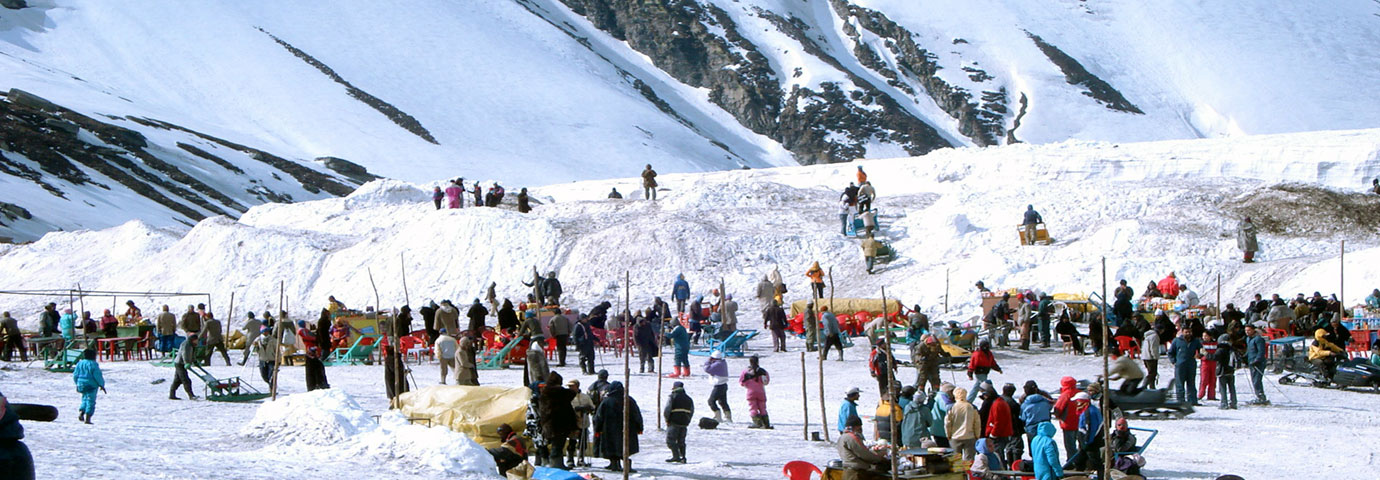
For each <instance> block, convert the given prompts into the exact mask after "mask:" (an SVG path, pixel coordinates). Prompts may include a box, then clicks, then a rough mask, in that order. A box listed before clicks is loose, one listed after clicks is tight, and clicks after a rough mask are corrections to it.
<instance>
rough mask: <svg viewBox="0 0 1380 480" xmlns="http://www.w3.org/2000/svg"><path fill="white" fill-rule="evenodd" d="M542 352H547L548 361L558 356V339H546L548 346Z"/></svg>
mask: <svg viewBox="0 0 1380 480" xmlns="http://www.w3.org/2000/svg"><path fill="white" fill-rule="evenodd" d="M542 350H546V359H547V360H550V359H551V358H552V357H554V356H556V339H554V338H548V339H546V346H545V348H543V349H542Z"/></svg>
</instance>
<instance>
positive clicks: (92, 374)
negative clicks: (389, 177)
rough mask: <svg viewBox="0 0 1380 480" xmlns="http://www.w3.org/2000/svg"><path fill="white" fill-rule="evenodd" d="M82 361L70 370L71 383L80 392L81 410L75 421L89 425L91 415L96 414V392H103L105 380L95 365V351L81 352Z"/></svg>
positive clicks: (98, 367) (99, 367)
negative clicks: (73, 383) (75, 385)
mask: <svg viewBox="0 0 1380 480" xmlns="http://www.w3.org/2000/svg"><path fill="white" fill-rule="evenodd" d="M81 356H82V359H81V361H79V362H77V366H76V367H74V368H73V369H72V381H73V382H75V383H76V384H77V391H78V392H81V409H80V412H81V413H79V414H77V420H81V421H84V422H86V424H87V425H90V424H91V415H93V414H95V413H96V390H98V389H99V390H100V391H102V392H105V378H104V377H102V376H101V366H100V365H99V364H97V363H96V351H95V350H92V349H90V348H88V349H86V350H84V351H82V352H81Z"/></svg>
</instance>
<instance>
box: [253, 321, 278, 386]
mask: <svg viewBox="0 0 1380 480" xmlns="http://www.w3.org/2000/svg"><path fill="white" fill-rule="evenodd" d="M264 328H265V330H267V331H266V332H264V333H262V334H261V335H259V338H258V339H257V340H256V341H255V342H254V343H253V347H254V355H256V356H258V357H259V378H262V379H263V380H264V383H267V384H270V385H272V383H273V365H274V364H276V363H278V339H277V338H275V337H274V336H273V331H272V330H268V327H264Z"/></svg>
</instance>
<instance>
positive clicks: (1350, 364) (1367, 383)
mask: <svg viewBox="0 0 1380 480" xmlns="http://www.w3.org/2000/svg"><path fill="white" fill-rule="evenodd" d="M1281 356H1282V357H1283V360H1281V365H1282V366H1283V367H1284V371H1285V372H1287V373H1285V374H1284V375H1282V376H1280V377H1279V384H1280V385H1293V384H1296V383H1303V382H1307V383H1308V384H1309V385H1312V386H1314V387H1318V388H1327V387H1333V388H1340V389H1345V388H1347V387H1361V388H1370V389H1371V390H1372V391H1373V392H1375V393H1380V367H1378V366H1375V365H1372V364H1371V363H1370V361H1368V360H1366V359H1364V358H1353V359H1350V360H1347V361H1344V362H1342V363H1341V364H1339V365H1337V371H1336V373H1335V374H1333V375H1332V380H1330V381H1329V380H1328V379H1327V375H1326V374H1325V373H1324V372H1323V371H1322V368H1320V367H1318V366H1317V365H1314V364H1313V362H1310V361H1308V358H1307V357H1305V356H1303V355H1300V354H1299V353H1298V352H1297V351H1295V350H1294V349H1293V348H1291V346H1285V347H1284V349H1283V351H1282V352H1281Z"/></svg>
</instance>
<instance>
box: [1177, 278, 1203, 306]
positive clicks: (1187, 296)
mask: <svg viewBox="0 0 1380 480" xmlns="http://www.w3.org/2000/svg"><path fill="white" fill-rule="evenodd" d="M1178 300H1179V301H1180V302H1184V305H1185V306H1188V307H1196V306H1198V304H1199V303H1200V302H1201V300H1199V298H1198V292H1194V291H1193V290H1189V288H1188V284H1180V285H1179V297H1178Z"/></svg>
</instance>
